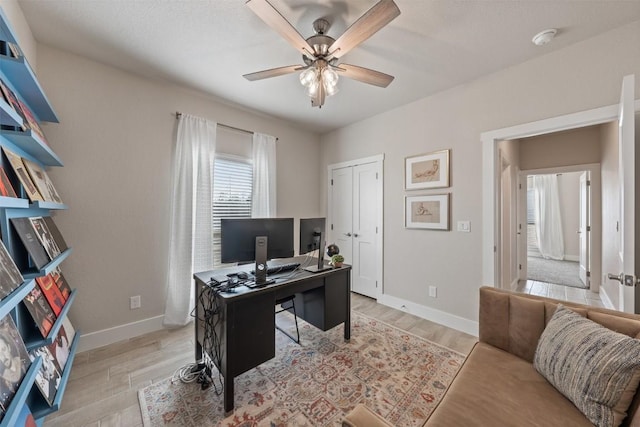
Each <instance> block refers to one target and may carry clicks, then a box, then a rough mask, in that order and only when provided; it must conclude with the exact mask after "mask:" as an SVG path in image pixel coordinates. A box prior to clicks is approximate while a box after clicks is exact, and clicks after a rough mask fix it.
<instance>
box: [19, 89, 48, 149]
mask: <svg viewBox="0 0 640 427" xmlns="http://www.w3.org/2000/svg"><path fill="white" fill-rule="evenodd" d="M18 104H19V105H20V109H22V115H23V116H24V118H25V119H27V125H28V126H29V128H31V130H32V131H33V133H35V134H36V135H38V137H39V138H40V139H41V140H42V142H44V143H45V144H46V145H49V143H48V142H47V138H46V137H45V136H44V132H43V131H42V128H41V127H40V124H39V123H38V119H36V117H35V116H34V115H33V113H32V112H31V110H30V109H29V107H28V106H27V104H25V103H24V102H22V101H20V100H19V99H18Z"/></svg>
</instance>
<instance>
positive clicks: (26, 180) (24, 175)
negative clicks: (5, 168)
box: [2, 147, 44, 202]
mask: <svg viewBox="0 0 640 427" xmlns="http://www.w3.org/2000/svg"><path fill="white" fill-rule="evenodd" d="M2 151H4V154H5V155H6V156H7V159H8V160H9V164H10V165H11V167H12V168H13V170H14V172H15V173H16V175H18V179H19V180H20V183H21V184H22V186H23V187H24V191H25V192H26V193H27V196H29V200H31V201H32V202H36V201H43V200H44V199H43V198H42V196H41V195H40V193H39V192H38V189H37V188H36V185H35V184H34V183H33V181H32V180H31V177H30V176H29V172H27V168H26V167H25V166H24V163H22V157H20V156H18V155H17V154H15V153H14V152H12V151H11V150H7V149H6V148H5V147H2Z"/></svg>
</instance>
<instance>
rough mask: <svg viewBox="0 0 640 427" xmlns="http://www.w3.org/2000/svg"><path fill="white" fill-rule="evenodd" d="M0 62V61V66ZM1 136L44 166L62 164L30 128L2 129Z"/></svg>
mask: <svg viewBox="0 0 640 427" xmlns="http://www.w3.org/2000/svg"><path fill="white" fill-rule="evenodd" d="M1 66H2V64H1V63H0V67H1ZM2 136H4V137H5V138H7V139H8V140H9V141H11V142H12V143H13V144H14V145H16V146H17V147H20V148H21V149H22V150H23V151H24V152H25V153H27V154H29V155H31V156H33V158H35V159H36V160H37V161H39V162H40V163H42V164H43V165H45V166H62V160H60V157H58V155H57V154H56V153H54V152H53V150H52V149H51V147H49V146H48V145H47V144H45V143H44V141H42V140H41V139H40V137H39V136H38V135H37V134H35V133H34V132H33V131H32V130H31V129H29V130H26V131H24V132H20V131H12V130H3V131H2Z"/></svg>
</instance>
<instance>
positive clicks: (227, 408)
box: [224, 375, 233, 416]
mask: <svg viewBox="0 0 640 427" xmlns="http://www.w3.org/2000/svg"><path fill="white" fill-rule="evenodd" d="M232 412H233V376H231V375H229V376H227V375H224V415H225V416H229V415H231V413H232Z"/></svg>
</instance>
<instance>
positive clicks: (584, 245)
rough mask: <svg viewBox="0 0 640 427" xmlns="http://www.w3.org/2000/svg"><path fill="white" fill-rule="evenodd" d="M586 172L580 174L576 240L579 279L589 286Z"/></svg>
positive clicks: (587, 189)
mask: <svg viewBox="0 0 640 427" xmlns="http://www.w3.org/2000/svg"><path fill="white" fill-rule="evenodd" d="M587 182H588V172H582V173H581V174H580V197H579V200H580V201H579V204H580V223H579V225H578V242H579V245H580V248H579V252H580V260H579V261H580V270H579V275H580V280H581V281H582V283H584V284H585V285H587V286H589V282H588V281H587V272H588V271H589V222H590V221H589V187H588V185H587Z"/></svg>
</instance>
